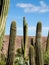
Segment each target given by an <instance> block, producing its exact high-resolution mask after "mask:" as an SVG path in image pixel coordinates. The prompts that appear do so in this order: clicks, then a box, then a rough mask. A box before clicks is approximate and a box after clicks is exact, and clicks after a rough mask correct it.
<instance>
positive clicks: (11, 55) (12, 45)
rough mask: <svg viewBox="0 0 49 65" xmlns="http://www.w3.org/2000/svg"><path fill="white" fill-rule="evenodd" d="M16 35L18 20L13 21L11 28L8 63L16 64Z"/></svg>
mask: <svg viewBox="0 0 49 65" xmlns="http://www.w3.org/2000/svg"><path fill="white" fill-rule="evenodd" d="M15 37H16V22H15V21H13V22H12V24H11V28H10V37H9V46H8V56H7V62H6V65H14V57H15Z"/></svg>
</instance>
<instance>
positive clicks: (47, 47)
mask: <svg viewBox="0 0 49 65" xmlns="http://www.w3.org/2000/svg"><path fill="white" fill-rule="evenodd" d="M48 50H49V32H48V37H47V44H46V51H48Z"/></svg>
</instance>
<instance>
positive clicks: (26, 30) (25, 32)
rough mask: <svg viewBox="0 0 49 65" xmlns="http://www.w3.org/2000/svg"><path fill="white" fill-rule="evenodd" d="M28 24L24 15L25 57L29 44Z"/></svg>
mask: <svg viewBox="0 0 49 65" xmlns="http://www.w3.org/2000/svg"><path fill="white" fill-rule="evenodd" d="M27 35H28V25H27V23H26V19H25V17H23V43H24V58H25V57H26V56H27V54H26V50H27V44H28V36H27Z"/></svg>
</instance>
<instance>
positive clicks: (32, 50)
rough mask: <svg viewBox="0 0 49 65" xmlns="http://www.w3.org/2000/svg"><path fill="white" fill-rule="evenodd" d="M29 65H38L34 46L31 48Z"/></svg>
mask: <svg viewBox="0 0 49 65" xmlns="http://www.w3.org/2000/svg"><path fill="white" fill-rule="evenodd" d="M29 64H30V65H36V63H35V50H34V46H33V45H30V48H29Z"/></svg>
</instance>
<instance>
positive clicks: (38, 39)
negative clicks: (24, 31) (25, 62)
mask: <svg viewBox="0 0 49 65" xmlns="http://www.w3.org/2000/svg"><path fill="white" fill-rule="evenodd" d="M41 31H42V23H41V22H38V23H37V29H36V43H35V48H36V65H44V61H43V50H42V44H41Z"/></svg>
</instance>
